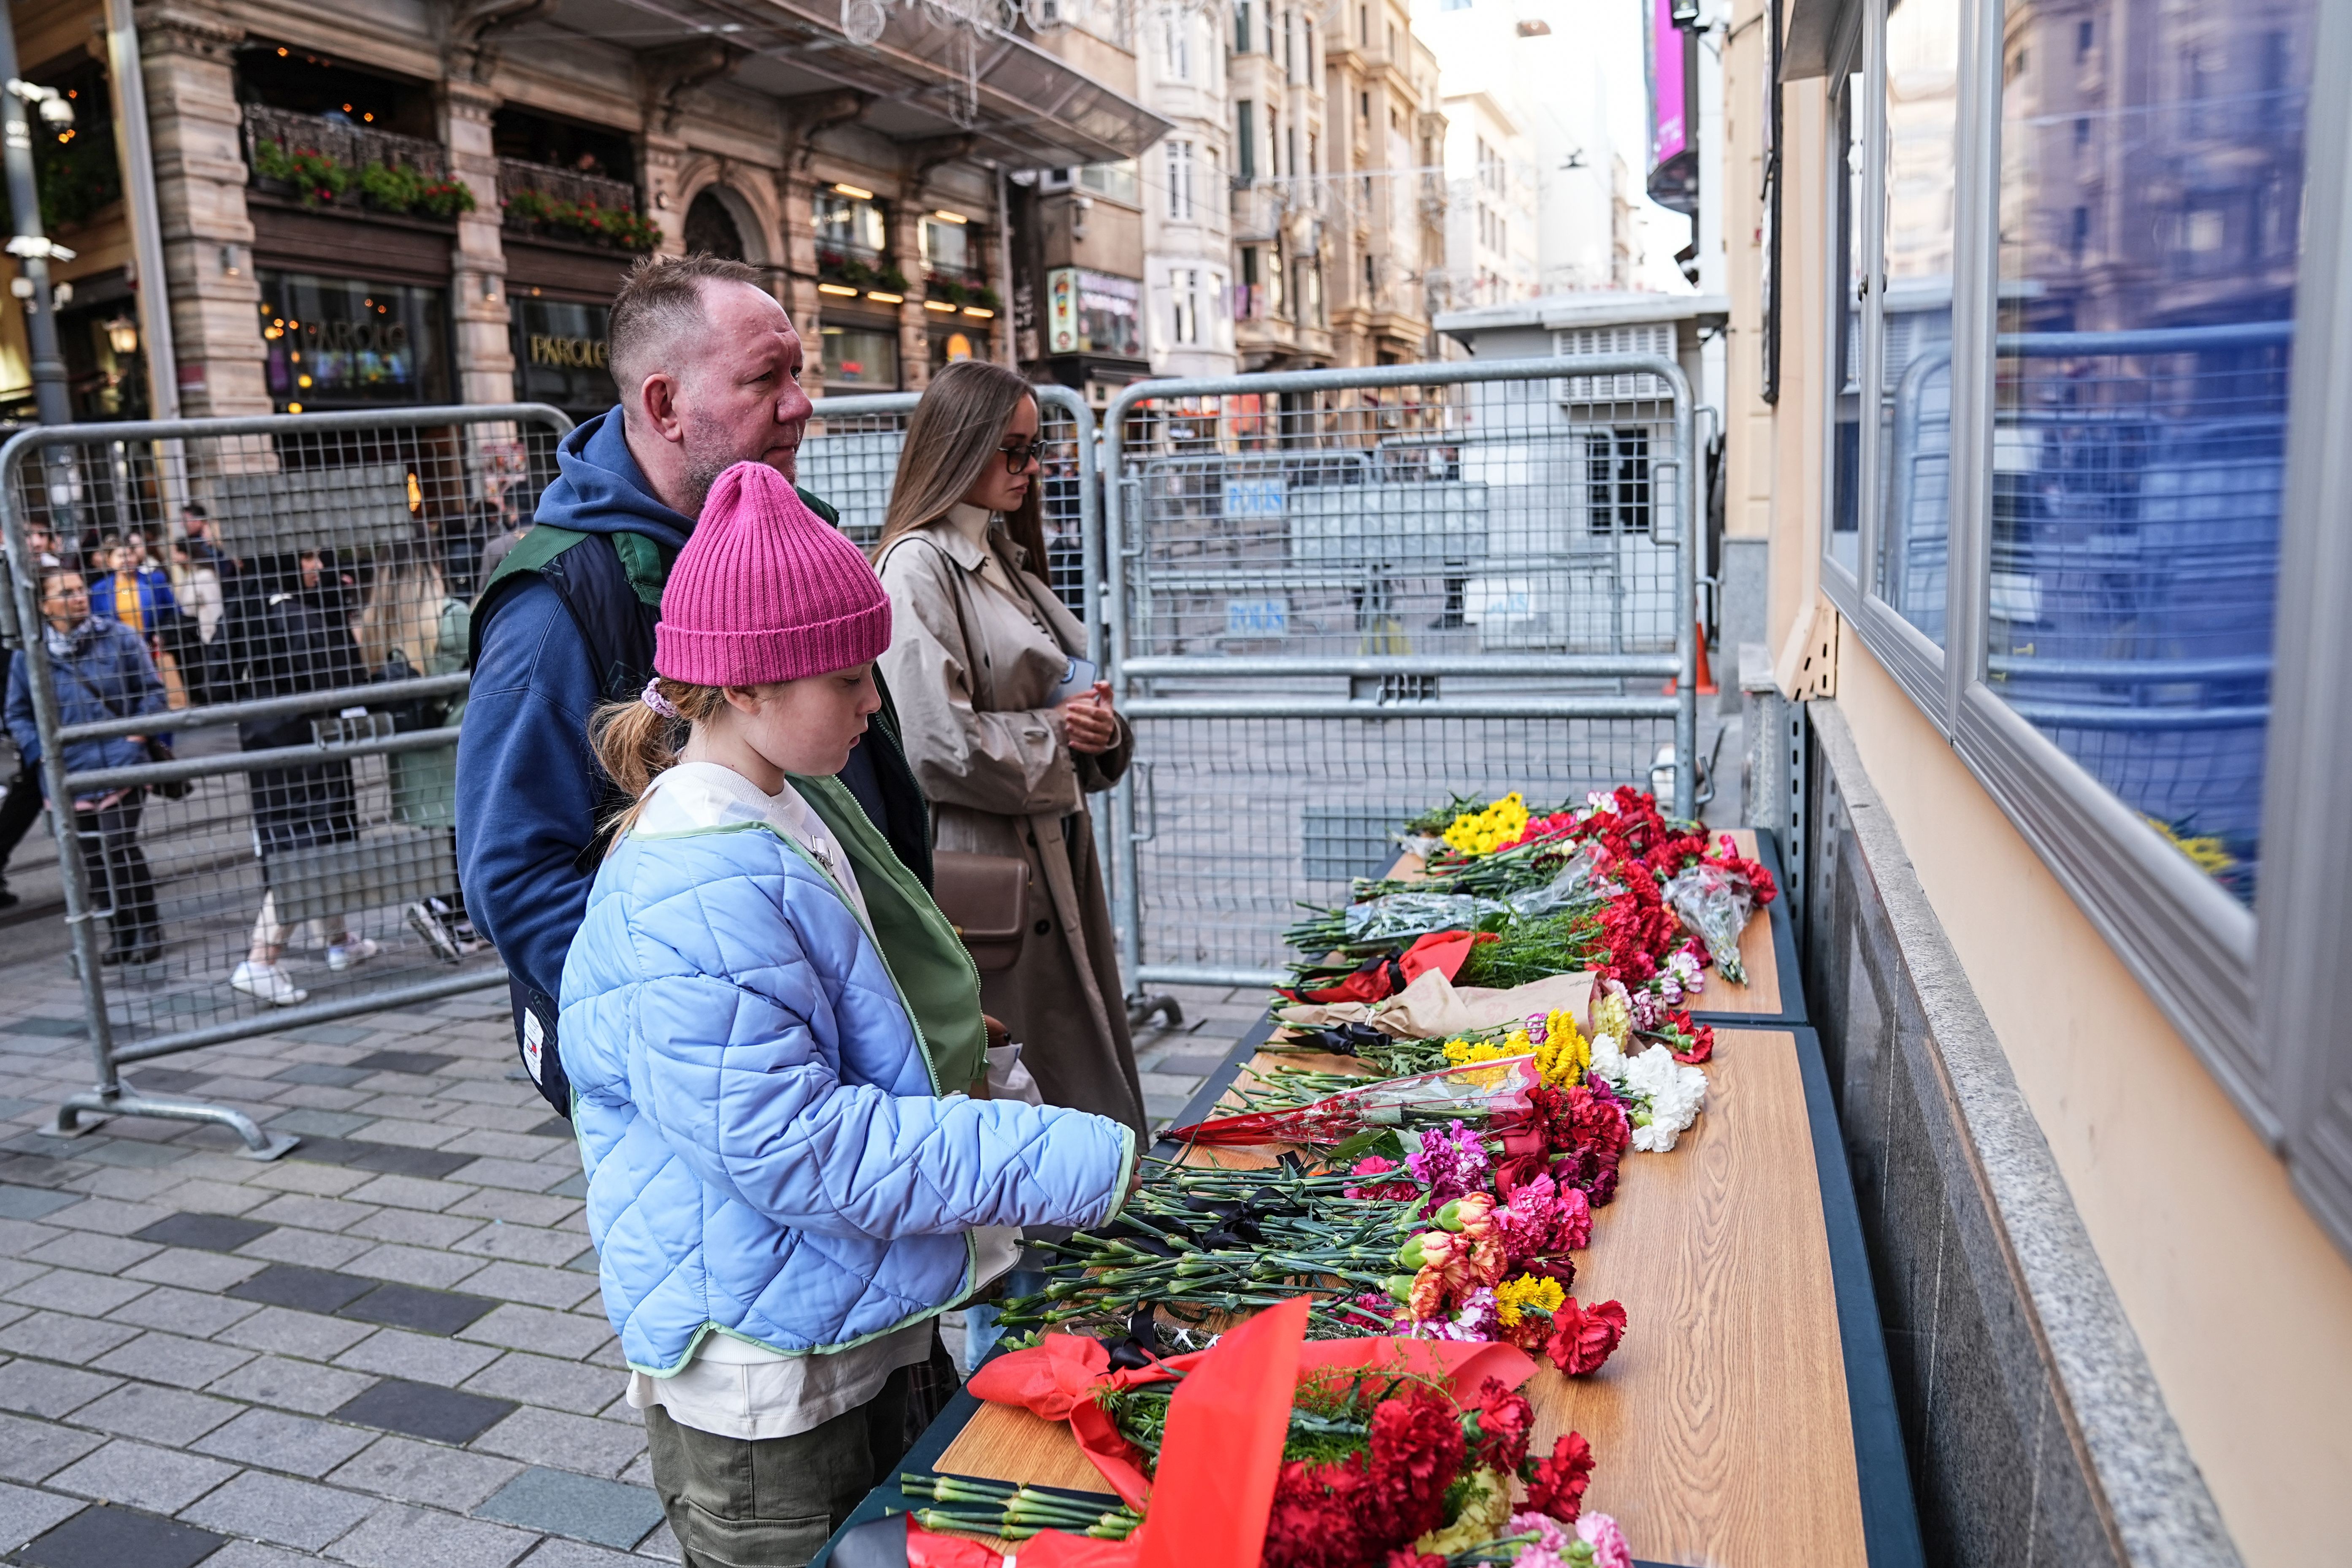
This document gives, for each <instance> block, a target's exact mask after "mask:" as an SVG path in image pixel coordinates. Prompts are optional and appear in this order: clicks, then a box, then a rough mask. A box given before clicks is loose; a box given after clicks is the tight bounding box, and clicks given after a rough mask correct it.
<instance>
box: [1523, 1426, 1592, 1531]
mask: <svg viewBox="0 0 2352 1568" xmlns="http://www.w3.org/2000/svg"><path fill="white" fill-rule="evenodd" d="M1591 1481H1592V1445H1591V1444H1590V1443H1588V1442H1586V1441H1585V1440H1584V1435H1583V1434H1582V1433H1580V1432H1570V1433H1569V1434H1568V1435H1567V1436H1563V1437H1561V1438H1560V1440H1559V1442H1557V1443H1555V1444H1553V1445H1552V1448H1551V1457H1550V1458H1545V1459H1538V1460H1537V1461H1536V1472H1535V1475H1534V1476H1533V1477H1532V1478H1530V1479H1528V1508H1530V1509H1532V1510H1535V1511H1536V1512H1538V1513H1548V1514H1549V1515H1551V1516H1552V1518H1554V1519H1556V1520H1559V1521H1560V1522H1561V1523H1562V1524H1573V1523H1575V1522H1576V1516H1577V1515H1578V1514H1580V1513H1581V1512H1583V1511H1584V1489H1585V1488H1586V1487H1587V1486H1589V1485H1591Z"/></svg>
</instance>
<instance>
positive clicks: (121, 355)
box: [106, 316, 139, 359]
mask: <svg viewBox="0 0 2352 1568" xmlns="http://www.w3.org/2000/svg"><path fill="white" fill-rule="evenodd" d="M106 342H107V346H108V347H110V348H111V349H113V350H114V357H115V358H117V359H128V358H130V357H131V355H132V354H135V353H138V352H139V323H138V322H136V321H132V320H131V318H130V317H128V316H117V317H115V318H114V320H112V321H109V322H107V323H106Z"/></svg>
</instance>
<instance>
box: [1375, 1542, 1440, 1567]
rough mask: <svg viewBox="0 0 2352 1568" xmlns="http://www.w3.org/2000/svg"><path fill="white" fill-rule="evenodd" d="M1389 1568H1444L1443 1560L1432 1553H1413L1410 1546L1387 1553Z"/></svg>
mask: <svg viewBox="0 0 2352 1568" xmlns="http://www.w3.org/2000/svg"><path fill="white" fill-rule="evenodd" d="M1389 1568H1445V1559H1444V1558H1443V1557H1440V1556H1439V1555H1438V1554H1437V1553H1436V1552H1415V1551H1414V1550H1413V1549H1412V1547H1410V1546H1400V1547H1398V1548H1397V1549H1396V1550H1395V1551H1394V1552H1390V1553H1389Z"/></svg>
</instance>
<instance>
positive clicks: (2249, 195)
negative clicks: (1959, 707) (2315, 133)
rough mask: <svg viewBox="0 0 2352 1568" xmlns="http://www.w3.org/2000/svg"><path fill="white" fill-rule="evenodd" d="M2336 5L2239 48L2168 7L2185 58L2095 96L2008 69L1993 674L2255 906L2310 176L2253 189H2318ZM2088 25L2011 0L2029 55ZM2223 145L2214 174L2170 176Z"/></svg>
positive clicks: (2211, 17) (2090, 767) (2159, 44)
mask: <svg viewBox="0 0 2352 1568" xmlns="http://www.w3.org/2000/svg"><path fill="white" fill-rule="evenodd" d="M1909 8H1910V7H1909V6H1908V5H1906V10H1908V9H1909ZM2317 11H2318V7H2317V5H2316V4H2315V3H2313V0H2300V3H2288V4H2284V5H2277V6H2274V7H2273V8H2272V9H2271V10H2270V11H2269V13H2268V15H2267V16H2266V17H2265V19H2266V20H2273V21H2275V22H2276V23H2280V24H2284V26H2285V27H2286V28H2287V29H2288V30H2290V31H2291V34H2292V38H2293V42H2292V44H2291V46H2289V47H2284V48H2279V49H2262V48H2255V47H2238V46H2237V45H2236V44H2234V43H2233V44H2232V45H2231V47H2228V48H2227V49H2224V48H2223V47H2221V45H2220V44H2219V43H2217V42H2216V41H2215V39H2216V37H2218V35H2216V34H2215V33H2214V32H2213V28H2214V27H2215V26H2216V24H2217V21H2218V20H2219V17H2220V16H2221V13H2220V12H2219V11H2218V10H2217V9H2216V8H2215V7H2213V6H2210V5H2182V6H2173V7H2164V8H2157V9H2151V10H2149V11H2147V13H2146V16H2145V18H2144V21H2145V25H2146V26H2147V27H2149V28H2150V29H2151V30H2152V31H2151V34H2150V37H2148V39H2147V47H2148V49H2149V51H2150V53H2149V56H2148V58H2150V59H2152V60H2158V61H2165V62H2170V66H2169V68H2156V69H2151V70H2148V71H2145V72H2136V73H2131V74H2129V75H2126V76H2119V77H2117V78H2116V79H2113V80H2111V81H2108V82H2106V83H2105V84H2102V85H2100V86H2099V87H2097V88H2096V89H2095V91H2096V93H2097V95H2098V96H2097V98H2096V100H2095V101H2094V100H2093V99H2092V97H2091V96H2089V94H2088V93H2087V92H2086V90H2085V89H2082V88H2080V87H2079V86H2078V85H2077V83H2076V82H2075V81H2074V79H2071V77H2070V76H2069V73H2061V72H2049V71H2044V72H2030V71H2027V70H2025V69H2023V68H2021V67H2018V68H2013V69H2012V70H2011V73H2010V79H2009V81H2008V84H2007V86H2006V88H2005V89H2004V90H2003V92H2002V94H2001V118H2002V125H2001V151H2002V162H2001V165H2000V272H1999V278H2000V284H1999V289H2000V291H1999V296H1998V298H1999V300H2000V323H1999V325H2000V336H1999V338H1998V339H1997V340H1996V347H1995V354H1996V357H1995V361H1994V367H1993V368H1994V387H1995V397H1994V405H1993V411H1992V423H1993V429H1992V443H1991V446H1992V470H1991V474H1990V486H1991V489H1990V494H1991V519H1990V531H1991V542H1990V554H1991V560H1990V571H1991V595H1990V603H1989V605H1988V606H1987V609H1988V642H1989V647H1988V649H1987V652H1988V662H1989V665H1990V682H1991V684H1992V687H1993V689H1995V690H1996V691H1998V692H2000V694H2001V695H2002V696H2003V697H2004V698H2005V699H2006V700H2008V702H2009V703H2010V705H2011V707H2012V708H2013V709H2014V710H2016V711H2017V712H2018V713H2019V714H2020V715H2021V716H2022V717H2023V718H2025V719H2026V720H2028V721H2031V722H2032V725H2033V726H2034V727H2035V728H2036V729H2038V730H2039V731H2042V734H2044V735H2045V736H2047V737H2049V739H2050V740H2051V741H2053V742H2055V743H2056V744H2057V746H2058V747H2059V749H2061V750H2062V751H2063V752H2066V753H2067V754H2068V755H2069V756H2071V757H2073V758H2074V760H2075V761H2076V762H2077V763H2081V764H2082V765H2083V767H2084V769H2085V770H2087V771H2088V772H2089V773H2091V775H2092V776H2093V777H2094V778H2095V779H2097V780H2098V782H2099V783H2100V784H2104V785H2105V787H2106V788H2107V789H2109V790H2111V791H2113V792H2114V793H2115V794H2116V795H2117V796H2118V797H2120V798H2121V799H2122V800H2123V802H2124V804H2125V805H2127V806H2129V807H2130V808H2131V809H2132V811H2133V812H2134V813H2135V814H2137V816H2140V817H2141V818H2142V819H2144V820H2145V821H2147V823H2148V824H2149V825H2150V826H2152V827H2154V829H2155V830H2156V831H2157V832H2158V834H2160V835H2162V836H2163V837H2165V838H2166V839H2168V840H2169V841H2170V842H2171V843H2172V844H2173V845H2174V846H2176V847H2178V849H2179V853H2181V854H2182V855H2184V856H2186V857H2187V858H2189V861H2190V862H2191V863H2192V864H2193V865H2195V866H2196V867H2198V868H2200V870H2202V871H2204V872H2206V873H2207V874H2208V875H2210V877H2212V878H2213V879H2215V880H2216V881H2217V882H2218V883H2219V884H2220V885H2221V887H2222V888H2223V889H2226V890H2228V891H2229V892H2230V893H2231V894H2232V895H2234V896H2235V897H2236V898H2237V899H2239V900H2242V901H2245V902H2248V903H2251V902H2252V899H2253V896H2254V891H2255V887H2256V884H2257V881H2258V879H2259V875H2260V867H2261V854H2262V826H2263V824H2262V805H2263V754H2264V740H2265V731H2266V730H2267V727H2268V722H2269V716H2270V683H2271V668H2272V647H2271V642H2272V624H2273V606H2274V602H2275V600H2276V597H2277V590H2278V552H2279V529H2280V516H2281V505H2282V499H2283V495H2284V486H2285V453H2286V425H2287V384H2288V349H2289V345H2290V342H2291V341H2292V337H2293V332H2294V297H2295V284H2296V257H2297V253H2298V250H2299V248H2300V235H2299V234H2298V233H2297V231H2296V218H2297V212H2298V210H2299V202H2298V201H2296V200H2294V199H2292V198H2290V199H2288V200H2285V201H2282V202H2280V203H2278V204H2277V205H2276V206H2275V207H2274V208H2273V216H2271V217H2270V219H2269V220H2268V224H2269V226H2268V231H2267V232H2265V233H2261V234H2260V237H2259V238H2258V237H2257V232H2258V226H2257V224H2256V222H2255V220H2254V218H2253V216H2252V214H2253V212H2254V211H2255V206H2256V203H2257V201H2258V193H2260V192H2263V191H2264V190H2275V191H2280V192H2284V193H2297V192H2300V190H2301V188H2302V184H2303V166H2304V146H2303V124H2304V118H2305V105H2306V102H2307V100H2308V96H2309V86H2310V79H2309V62H2310V54H2311V43H2312V37H2313V32H2314V27H2315V21H2316V17H2317ZM2136 15H2137V13H2136ZM2073 26H2074V25H2073V24H2072V23H2070V22H2062V21H2060V20H2059V19H2057V18H2055V17H2053V16H2049V15H2048V14H2046V13H2045V12H2043V11H2042V10H2040V9H2037V8H2035V7H2033V6H2032V5H2025V4H2023V3H2022V0H2018V3H2015V4H2012V5H2011V16H2010V18H2009V30H2010V36H2011V38H2012V39H2013V40H2014V42H2015V47H2016V49H2017V52H2018V54H2019V55H2021V56H2025V55H2030V54H2031V53H2032V51H2033V49H2034V48H2035V47H2039V48H2040V49H2041V51H2042V53H2043V54H2044V56H2045V58H2052V57H2053V56H2054V53H2055V51H2056V50H2058V49H2059V48H2060V47H2062V43H2061V39H2062V37H2063V44H2064V45H2071V46H2074V47H2075V49H2076V52H2077V53H2078V54H2081V53H2086V52H2087V46H2086V45H2084V44H2083V43H2081V42H2078V40H2077V39H2076V38H2075V37H2072V36H2069V35H2071V34H2072V30H2073ZM2084 26H2086V27H2087V26H2088V24H2084ZM2062 27H2063V28H2064V29H2066V35H2061V36H2060V37H2053V36H2051V35H2052V31H2053V29H2058V28H2062ZM2077 110H2097V112H2095V113H2089V114H2084V113H2077V112H2076V111H2077ZM2085 121H2087V122H2088V124H2089V126H2090V130H2089V132H2088V135H2087V138H2086V137H2085V136H2084V132H2082V131H2080V130H2079V129H2078V128H2079V127H2080V126H2081V125H2083V124H2084V122H2085ZM2078 143H2080V145H2078ZM2224 167H2226V168H2228V169H2229V170H2231V174H2230V176H2229V179H2228V181H2227V182H2226V184H2221V183H2218V182H2217V183H2216V184H2214V185H2210V186H2205V187H2203V188H2200V185H2199V184H2198V183H2197V181H2196V180H2195V179H2194V178H2193V177H2192V178H2189V179H2183V178H2179V177H2178V176H2175V177H2170V178H2167V177H2162V176H2161V175H2160V173H2159V172H2160V171H2168V170H2170V171H2184V172H2185V171H2195V170H2200V169H2220V168H2224ZM2086 181H2090V182H2094V183H2095V184H2097V186H2098V187H2099V188H2100V189H2101V191H2102V195H2101V196H2100V201H2101V202H2102V203H2104V204H2105V205H2104V206H2103V207H2101V208H2100V209H2099V210H2098V211H2097V212H2092V211H2089V210H2086V209H2087V206H2088V204H2085V203H2084V199H2083V196H2084V191H2085V188H2086V185H2085V182H2086Z"/></svg>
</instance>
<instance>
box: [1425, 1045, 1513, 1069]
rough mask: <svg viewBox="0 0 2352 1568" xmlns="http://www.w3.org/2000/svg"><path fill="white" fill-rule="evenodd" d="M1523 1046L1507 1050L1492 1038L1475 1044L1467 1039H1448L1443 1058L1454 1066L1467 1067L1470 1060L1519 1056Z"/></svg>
mask: <svg viewBox="0 0 2352 1568" xmlns="http://www.w3.org/2000/svg"><path fill="white" fill-rule="evenodd" d="M1525 1048H1526V1047H1521V1048H1520V1049H1519V1050H1517V1051H1507V1050H1505V1049H1504V1048H1503V1047H1500V1046H1498V1045H1496V1044H1495V1042H1494V1041H1492V1040H1481V1041H1479V1042H1478V1043H1477V1044H1476V1045H1475V1046H1474V1045H1472V1044H1471V1043H1470V1042H1469V1041H1467V1040H1448V1041H1446V1042H1445V1059H1446V1060H1447V1061H1449V1062H1451V1063H1453V1064H1454V1066H1455V1067H1467V1066H1468V1065H1469V1064H1470V1063H1472V1062H1491V1061H1497V1060H1499V1059H1501V1058H1504V1057H1510V1056H1519V1055H1522V1054H1524V1052H1525Z"/></svg>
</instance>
